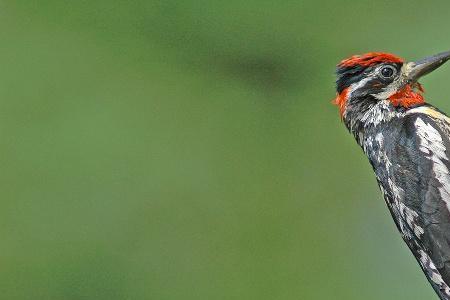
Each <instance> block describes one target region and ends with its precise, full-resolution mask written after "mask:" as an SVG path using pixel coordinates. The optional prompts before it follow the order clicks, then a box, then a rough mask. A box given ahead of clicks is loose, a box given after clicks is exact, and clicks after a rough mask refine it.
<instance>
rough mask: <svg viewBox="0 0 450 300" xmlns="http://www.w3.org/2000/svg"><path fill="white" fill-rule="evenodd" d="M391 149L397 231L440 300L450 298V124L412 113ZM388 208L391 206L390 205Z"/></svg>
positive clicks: (424, 110) (429, 113) (430, 111)
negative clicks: (398, 230)
mask: <svg viewBox="0 0 450 300" xmlns="http://www.w3.org/2000/svg"><path fill="white" fill-rule="evenodd" d="M403 125H404V126H402V130H403V134H401V135H400V137H399V139H398V140H397V141H396V143H395V146H393V147H392V148H391V149H392V150H391V151H393V153H391V155H390V157H392V158H393V162H392V167H391V169H392V175H393V176H392V185H393V188H394V191H395V188H396V187H397V188H398V187H401V189H400V188H398V190H397V193H395V192H394V193H393V194H397V195H394V197H393V198H394V200H393V201H392V203H391V206H390V208H391V213H392V214H393V215H394V214H396V217H397V220H398V221H397V226H398V227H399V229H400V231H401V232H402V234H403V238H404V240H405V241H406V242H407V244H408V246H409V248H410V249H411V251H412V252H413V254H414V255H415V257H416V259H417V260H418V262H419V264H420V265H421V267H422V269H423V271H424V273H425V274H426V276H427V278H428V280H429V281H430V283H431V285H432V286H433V288H434V289H435V290H436V292H437V293H438V295H439V296H440V298H441V299H445V300H448V299H450V288H449V286H450V119H449V118H448V117H447V116H446V115H445V114H443V113H441V112H439V111H438V110H437V109H435V108H433V107H431V106H423V107H420V108H416V109H412V110H411V111H410V112H409V113H408V116H407V118H406V119H405V123H404V124H403ZM388 205H389V204H388Z"/></svg>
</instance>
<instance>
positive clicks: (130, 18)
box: [0, 0, 450, 300]
mask: <svg viewBox="0 0 450 300" xmlns="http://www.w3.org/2000/svg"><path fill="white" fill-rule="evenodd" d="M449 9H450V3H449V2H448V1H434V2H430V3H424V1H397V2H391V1H335V2H331V1H330V2H319V1H300V0H298V1H281V2H280V1H263V0H258V1H256V0H248V1H223V0H221V1H219V0H208V1H205V0H185V1H170V0H166V1H142V0H137V1H112V0H109V1H106V0H104V1H30V0H27V1H23V0H22V1H1V2H0V70H1V71H0V81H1V83H0V237H1V242H0V295H1V299H155V300H166V299H167V300H172V299H224V300H225V299H227V300H228V299H277V300H278V299H279V300H285V299H286V300H287V299H397V300H398V299H437V298H436V296H434V293H433V291H432V289H431V287H430V286H429V284H428V283H427V281H426V279H425V277H424V276H423V275H422V272H421V271H420V269H419V267H418V265H417V264H416V262H415V260H414V258H413V257H412V255H411V254H410V253H409V250H408V249H407V247H406V246H405V245H404V244H403V242H402V240H401V238H400V235H399V234H398V233H397V231H396V228H395V226H394V224H393V222H392V220H391V217H390V215H389V213H388V211H387V208H386V207H385V204H384V201H383V200H382V197H381V195H380V192H379V191H378V188H377V186H376V182H375V179H374V176H373V174H372V170H371V168H370V166H369V164H368V162H367V161H366V159H365V157H364V156H363V153H362V151H361V150H360V149H359V147H358V146H357V145H356V143H355V142H354V140H353V138H352V137H351V136H350V135H349V134H348V133H347V132H346V130H345V128H344V126H343V125H342V124H341V122H340V119H339V116H338V113H337V109H336V107H334V106H332V105H331V104H330V100H331V99H332V98H333V97H334V94H335V91H334V74H333V72H334V66H335V65H336V63H337V62H338V61H339V60H341V59H342V58H345V57H347V56H349V55H351V54H355V53H363V52H367V51H388V52H393V53H396V54H398V55H400V56H403V57H405V58H407V59H418V58H421V57H423V56H426V55H429V54H435V53H437V52H440V51H444V50H449V49H450V39H449V38H448V37H449V34H450V26H449V25H450V22H449V18H448V11H449ZM449 77H450V68H449V67H448V66H447V67H443V68H442V69H440V70H439V71H437V72H436V73H433V75H430V76H429V77H427V78H425V79H424V80H423V83H424V85H425V88H426V89H427V99H428V100H429V101H430V102H431V103H433V104H435V105H437V106H438V107H440V108H441V109H442V110H444V111H447V112H450V96H448V95H449V94H450V85H449V84H448V82H449V81H448V78H449Z"/></svg>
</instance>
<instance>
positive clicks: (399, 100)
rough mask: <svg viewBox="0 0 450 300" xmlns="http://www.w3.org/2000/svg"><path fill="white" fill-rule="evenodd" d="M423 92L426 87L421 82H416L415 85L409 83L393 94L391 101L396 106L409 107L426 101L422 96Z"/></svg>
mask: <svg viewBox="0 0 450 300" xmlns="http://www.w3.org/2000/svg"><path fill="white" fill-rule="evenodd" d="M423 92H424V89H423V87H422V85H420V83H415V84H413V85H410V84H408V85H406V86H405V87H404V88H403V89H401V90H399V91H398V92H397V93H395V94H393V95H391V96H390V97H389V101H391V103H392V105H394V106H402V107H405V108H408V107H411V106H413V105H417V104H423V103H425V100H424V99H423V96H422V94H423Z"/></svg>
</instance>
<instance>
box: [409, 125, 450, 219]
mask: <svg viewBox="0 0 450 300" xmlns="http://www.w3.org/2000/svg"><path fill="white" fill-rule="evenodd" d="M415 126H416V128H417V135H418V136H419V138H420V148H419V149H420V151H422V152H423V153H424V154H425V157H426V158H428V159H429V160H431V161H432V162H433V172H434V174H435V176H436V179H437V180H438V181H439V183H440V184H441V187H439V193H440V195H441V198H442V200H444V201H445V203H446V205H447V209H448V210H449V211H450V172H449V170H448V168H447V167H446V166H445V164H444V161H448V158H447V155H446V154H445V146H444V142H443V140H442V136H441V135H440V134H439V132H438V131H437V130H436V129H435V128H434V127H433V126H432V125H430V124H428V123H425V122H424V121H423V120H422V119H421V118H417V120H416V122H415Z"/></svg>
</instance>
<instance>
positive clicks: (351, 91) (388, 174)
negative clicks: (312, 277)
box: [334, 51, 450, 300]
mask: <svg viewBox="0 0 450 300" xmlns="http://www.w3.org/2000/svg"><path fill="white" fill-rule="evenodd" d="M449 59H450V51H448V52H444V53H440V54H437V55H433V56H429V57H427V58H424V59H421V60H418V61H415V62H405V61H404V60H403V59H402V58H400V57H398V56H395V55H393V54H389V53H381V52H371V53H366V54H363V55H354V56H352V57H350V58H347V59H345V60H343V61H341V62H340V63H339V64H338V65H337V69H336V74H337V80H336V90H337V96H336V99H335V100H334V103H335V104H336V105H337V106H338V108H339V113H340V116H341V119H342V121H343V123H344V124H345V126H346V127H347V129H348V130H349V132H350V133H351V134H352V135H353V136H354V137H355V139H356V142H357V143H358V144H359V145H360V146H361V148H362V150H363V151H364V153H365V154H366V155H367V157H368V158H369V161H370V164H371V165H372V168H373V170H374V172H375V177H376V179H377V182H378V186H379V188H380V190H381V192H382V194H383V197H384V200H385V202H386V204H387V207H388V208H389V211H390V213H391V215H392V217H393V219H394V222H395V224H396V226H397V228H398V230H399V231H400V233H401V236H402V238H403V240H404V241H405V243H406V244H407V245H408V247H409V249H410V250H411V252H412V253H413V255H414V256H415V258H416V259H417V262H418V263H419V265H420V267H421V268H422V270H423V272H424V273H425V275H426V277H427V279H428V281H429V282H430V284H431V286H432V287H433V289H434V290H435V292H436V293H437V295H438V296H439V298H440V299H441V300H450V118H449V117H447V115H446V114H445V113H443V112H441V111H440V110H439V109H437V108H436V107H434V106H432V105H430V104H428V103H426V102H425V99H424V96H423V94H424V90H423V88H422V86H421V84H420V83H419V82H418V79H419V78H421V77H422V76H424V75H427V74H428V73H430V72H432V71H433V70H435V69H437V68H438V67H440V66H441V65H442V64H444V63H445V62H446V61H447V60H449Z"/></svg>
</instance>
